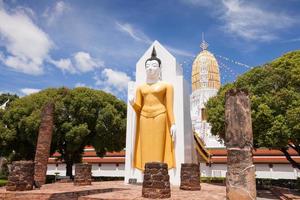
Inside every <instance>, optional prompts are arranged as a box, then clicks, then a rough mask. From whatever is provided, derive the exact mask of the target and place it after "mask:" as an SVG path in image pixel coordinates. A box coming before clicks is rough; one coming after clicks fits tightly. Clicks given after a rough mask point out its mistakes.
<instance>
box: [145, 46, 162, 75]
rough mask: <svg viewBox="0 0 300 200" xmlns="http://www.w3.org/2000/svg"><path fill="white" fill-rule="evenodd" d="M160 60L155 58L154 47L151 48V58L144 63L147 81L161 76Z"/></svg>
mask: <svg viewBox="0 0 300 200" xmlns="http://www.w3.org/2000/svg"><path fill="white" fill-rule="evenodd" d="M160 65H161V60H160V59H159V58H157V57H156V51H155V47H153V50H152V54H151V57H150V58H148V59H147V60H146V62H145V69H146V75H147V78H148V79H159V78H160V74H161V69H160Z"/></svg>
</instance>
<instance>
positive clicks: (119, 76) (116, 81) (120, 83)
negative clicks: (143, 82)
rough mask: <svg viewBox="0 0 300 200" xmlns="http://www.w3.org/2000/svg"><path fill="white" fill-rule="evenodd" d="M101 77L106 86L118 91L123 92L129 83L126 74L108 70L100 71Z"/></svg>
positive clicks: (129, 79)
mask: <svg viewBox="0 0 300 200" xmlns="http://www.w3.org/2000/svg"><path fill="white" fill-rule="evenodd" d="M102 76H103V77H104V81H105V82H106V83H107V84H108V85H110V86H113V87H114V88H115V89H117V90H119V91H123V90H125V89H126V88H127V84H128V82H129V81H131V78H130V77H129V76H128V75H127V74H126V73H124V72H121V71H117V70H113V69H110V68H105V69H104V70H103V71H102Z"/></svg>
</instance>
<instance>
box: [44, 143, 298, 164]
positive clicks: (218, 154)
mask: <svg viewBox="0 0 300 200" xmlns="http://www.w3.org/2000/svg"><path fill="white" fill-rule="evenodd" d="M207 150H208V152H209V154H210V163H215V164H225V163H226V162H227V150H226V149H225V148H224V149H207ZM289 153H290V155H291V157H292V158H293V159H294V160H295V161H296V162H300V156H299V155H298V154H297V152H296V151H294V150H292V149H289ZM59 155H60V154H59V153H55V154H53V156H52V157H51V158H49V160H48V163H51V164H54V163H61V161H58V160H57V159H56V158H57V157H59ZM82 159H83V162H87V163H98V164H101V163H115V164H124V163H125V151H120V152H107V153H106V154H105V156H104V157H103V158H101V157H97V155H96V152H95V151H94V150H93V148H92V147H86V150H85V151H84V153H83V158H82ZM253 162H254V163H266V164H288V163H289V161H288V160H287V159H286V158H285V156H284V155H283V153H282V152H281V151H279V150H274V149H257V150H255V151H253Z"/></svg>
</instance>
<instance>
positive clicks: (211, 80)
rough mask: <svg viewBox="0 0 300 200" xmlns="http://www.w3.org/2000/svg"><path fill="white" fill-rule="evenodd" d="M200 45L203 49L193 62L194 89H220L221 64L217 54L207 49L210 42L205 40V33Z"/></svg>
mask: <svg viewBox="0 0 300 200" xmlns="http://www.w3.org/2000/svg"><path fill="white" fill-rule="evenodd" d="M200 47H201V49H202V51H201V52H200V53H199V54H198V55H197V56H196V58H195V60H194V62H193V68H192V90H193V91H195V90H197V89H202V88H206V89H219V88H220V86H221V81H220V72H219V65H218V62H217V59H216V58H215V56H214V55H213V54H212V53H211V52H209V51H208V50H207V48H208V43H207V42H206V41H205V40H204V33H202V42H201V44H200Z"/></svg>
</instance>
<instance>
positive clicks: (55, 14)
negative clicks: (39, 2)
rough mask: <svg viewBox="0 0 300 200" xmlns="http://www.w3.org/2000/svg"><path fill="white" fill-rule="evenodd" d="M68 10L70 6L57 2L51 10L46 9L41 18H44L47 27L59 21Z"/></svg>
mask: <svg viewBox="0 0 300 200" xmlns="http://www.w3.org/2000/svg"><path fill="white" fill-rule="evenodd" d="M69 9H70V6H69V5H68V4H66V3H65V2H63V1H58V2H56V3H55V5H54V6H53V7H52V8H49V7H48V8H47V9H46V10H45V12H44V13H43V17H45V18H46V20H47V23H48V25H52V24H53V23H54V22H55V21H56V20H58V19H59V17H61V16H62V15H63V14H64V13H65V12H67V11H68V10H69Z"/></svg>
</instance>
